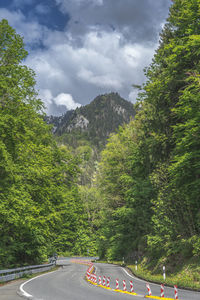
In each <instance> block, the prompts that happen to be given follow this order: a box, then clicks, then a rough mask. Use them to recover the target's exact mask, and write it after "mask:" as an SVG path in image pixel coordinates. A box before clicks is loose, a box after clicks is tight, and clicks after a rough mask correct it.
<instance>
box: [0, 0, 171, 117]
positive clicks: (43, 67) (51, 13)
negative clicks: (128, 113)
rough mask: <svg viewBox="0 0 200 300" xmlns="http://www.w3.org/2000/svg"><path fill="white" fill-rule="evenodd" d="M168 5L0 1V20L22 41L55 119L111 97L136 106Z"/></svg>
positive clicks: (130, 0) (161, 1)
mask: <svg viewBox="0 0 200 300" xmlns="http://www.w3.org/2000/svg"><path fill="white" fill-rule="evenodd" d="M171 3H172V2H171V0H0V19H2V18H6V19H7V20H8V21H9V24H10V25H11V26H13V27H14V28H15V29H16V31H17V33H19V34H21V35H23V36H24V42H25V44H26V49H27V50H28V52H29V55H28V58H27V59H26V61H25V63H26V64H27V65H28V66H30V67H31V68H32V69H33V70H34V71H35V73H36V81H37V89H38V91H39V95H40V97H41V99H42V100H43V101H44V103H45V106H46V112H47V113H48V114H53V115H60V114H63V113H64V112H65V111H66V110H69V109H75V108H76V107H77V106H81V105H85V104H88V103H89V102H91V100H93V99H94V98H95V97H96V96H97V95H99V94H104V93H108V92H111V91H114V92H118V93H119V94H120V95H121V96H123V97H124V98H125V99H127V100H129V101H131V102H133V103H134V102H135V101H136V96H137V91H136V90H134V88H133V87H132V84H133V83H134V84H142V83H143V82H144V81H145V77H144V73H143V69H144V67H146V66H148V65H149V64H150V63H151V60H152V57H153V55H154V52H155V49H156V48H157V47H158V41H159V33H160V31H161V30H162V26H163V25H164V23H165V20H166V18H167V16H168V11H169V7H170V5H171Z"/></svg>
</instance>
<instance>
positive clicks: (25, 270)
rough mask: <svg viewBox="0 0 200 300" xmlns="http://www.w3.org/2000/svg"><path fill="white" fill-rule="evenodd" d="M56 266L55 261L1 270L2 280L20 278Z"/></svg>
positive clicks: (0, 277) (0, 276)
mask: <svg viewBox="0 0 200 300" xmlns="http://www.w3.org/2000/svg"><path fill="white" fill-rule="evenodd" d="M54 266H55V262H52V263H50V264H46V265H36V266H27V267H22V268H16V269H7V270H0V282H6V281H10V280H14V279H17V278H20V277H22V276H24V275H29V274H34V273H39V272H45V271H48V270H50V269H51V268H53V267H54Z"/></svg>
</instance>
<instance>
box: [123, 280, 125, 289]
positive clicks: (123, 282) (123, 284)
mask: <svg viewBox="0 0 200 300" xmlns="http://www.w3.org/2000/svg"><path fill="white" fill-rule="evenodd" d="M123 290H124V292H126V281H125V280H123Z"/></svg>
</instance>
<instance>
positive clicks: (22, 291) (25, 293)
mask: <svg viewBox="0 0 200 300" xmlns="http://www.w3.org/2000/svg"><path fill="white" fill-rule="evenodd" d="M54 272H57V271H53V272H50V273H46V274H42V275H38V276H36V277H33V278H31V279H29V280H27V281H25V282H24V283H22V284H21V285H20V287H19V294H20V296H22V297H24V298H26V299H34V300H42V299H36V298H34V297H33V296H32V295H30V294H29V293H27V292H26V291H25V290H24V286H25V284H27V283H29V282H30V281H32V280H34V279H37V278H39V277H42V276H45V275H49V274H52V273H54Z"/></svg>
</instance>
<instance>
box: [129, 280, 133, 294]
mask: <svg viewBox="0 0 200 300" xmlns="http://www.w3.org/2000/svg"><path fill="white" fill-rule="evenodd" d="M130 290H131V293H134V289H133V281H132V280H131V281H130Z"/></svg>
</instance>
